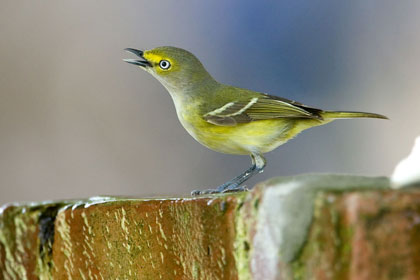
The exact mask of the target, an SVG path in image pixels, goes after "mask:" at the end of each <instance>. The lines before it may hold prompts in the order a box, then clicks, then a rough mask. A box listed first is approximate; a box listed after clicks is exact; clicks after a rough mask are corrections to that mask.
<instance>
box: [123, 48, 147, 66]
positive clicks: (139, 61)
mask: <svg viewBox="0 0 420 280" xmlns="http://www.w3.org/2000/svg"><path fill="white" fill-rule="evenodd" d="M124 50H125V51H127V52H129V53H133V54H135V55H137V56H138V57H140V58H141V59H131V58H128V59H123V60H124V61H125V62H127V63H130V64H134V65H138V66H141V67H146V66H152V64H150V62H149V61H147V60H146V59H145V58H144V57H143V51H141V50H136V49H132V48H126V49H124Z"/></svg>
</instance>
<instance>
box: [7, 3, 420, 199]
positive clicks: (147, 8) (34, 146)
mask: <svg viewBox="0 0 420 280" xmlns="http://www.w3.org/2000/svg"><path fill="white" fill-rule="evenodd" d="M419 13H420V2H419V1H392V0H377V1H365V0H356V1H334V0H326V1H319V0H314V1H301V0H288V1H258V4H257V2H255V1H239V0H237V1H221V0H220V1H182V0H181V1H134V0H133V1H100V2H98V1H80V0H77V1H76V0H74V1H67V2H62V1H52V0H50V1H29V0H26V1H14V0H2V1H1V3H0V35H1V40H0V204H4V203H6V202H11V201H28V200H45V199H61V198H80V197H89V196H94V195H123V196H127V195H129V196H146V195H147V196H149V195H180V194H188V193H189V192H190V191H191V190H192V189H197V188H198V189H205V188H209V187H215V186H217V185H219V184H221V183H223V182H225V181H227V180H228V179H230V178H231V177H233V176H236V175H237V174H238V173H240V172H241V171H243V170H244V169H246V168H248V166H249V165H250V159H249V157H247V156H233V155H224V154H219V153H216V152H213V151H210V150H208V149H207V148H204V147H203V146H201V145H200V144H199V143H197V142H195V140H194V139H193V138H192V137H190V136H189V135H188V134H187V132H186V131H185V130H184V129H183V128H182V127H181V125H180V123H179V121H178V120H177V118H176V113H175V108H174V106H173V104H172V100H171V98H170V97H169V94H168V93H167V92H166V91H165V89H164V88H163V87H162V86H161V85H160V84H159V83H158V82H157V81H156V80H155V79H154V78H153V77H151V76H150V75H148V74H147V73H145V72H143V71H141V70H140V69H138V68H136V67H134V66H133V65H129V64H127V63H124V62H123V61H122V59H123V58H132V57H133V56H132V55H130V54H128V53H125V52H124V51H123V49H124V48H126V47H133V48H139V49H149V48H153V47H156V46H161V45H172V46H178V47H182V48H185V49H188V50H190V51H191V52H193V53H194V54H196V56H197V57H198V58H199V59H200V60H201V61H202V62H203V64H204V65H205V66H206V68H207V69H208V71H209V72H210V73H211V74H212V75H213V76H214V77H215V78H216V79H218V80H219V81H221V82H224V83H228V84H233V85H236V86H240V87H245V88H250V89H253V90H258V91H262V92H266V93H270V94H273V95H279V96H283V97H286V98H289V99H294V100H297V101H300V102H303V103H305V104H307V105H311V106H315V107H320V108H324V109H335V110H358V111H369V112H376V113H381V114H385V115H387V116H388V117H390V119H391V120H390V121H383V120H341V121H336V122H334V123H331V124H328V125H326V126H322V127H317V128H313V129H310V130H307V131H305V132H304V133H302V134H300V135H299V136H298V137H297V138H296V139H294V140H293V141H290V142H289V143H287V144H285V145H284V146H281V147H280V148H279V149H277V150H275V151H274V152H271V153H269V154H267V160H268V166H267V168H266V169H265V172H264V173H263V174H260V175H258V176H256V177H254V178H253V179H252V180H251V181H249V183H248V186H252V185H254V184H255V183H256V182H258V181H262V180H265V179H267V178H269V177H273V176H278V175H293V174H298V173H305V172H339V173H353V174H364V175H372V176H377V175H390V174H391V172H392V170H393V168H394V166H395V165H396V164H397V162H398V161H399V160H400V159H402V158H403V157H405V156H406V155H407V154H408V153H409V151H410V150H411V147H412V145H413V143H414V138H415V137H416V136H417V135H419V134H420V121H419V115H418V113H419V106H420V82H419V76H420V34H419V30H420V17H419V16H418V15H419Z"/></svg>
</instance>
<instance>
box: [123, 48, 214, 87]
mask: <svg viewBox="0 0 420 280" xmlns="http://www.w3.org/2000/svg"><path fill="white" fill-rule="evenodd" d="M125 50H126V51H128V52H130V53H133V54H135V55H137V56H138V57H139V58H140V59H124V61H125V62H128V63H131V64H134V65H137V66H139V67H140V68H142V69H144V70H146V71H147V72H149V73H150V74H152V75H153V76H154V77H155V78H156V79H158V80H159V81H160V82H161V83H162V84H163V85H164V86H165V87H166V88H167V89H168V90H169V91H170V92H171V91H184V90H188V89H191V88H192V87H194V86H196V85H200V84H201V85H202V84H203V83H208V82H212V81H214V80H213V78H212V77H211V76H210V75H209V74H208V72H207V71H206V69H205V68H204V67H203V65H202V64H201V62H200V61H199V60H198V59H197V58H196V57H195V56H194V55H193V54H192V53H190V52H188V51H186V50H183V49H180V48H175V47H158V48H154V49H151V50H146V51H140V50H136V49H132V48H127V49H125Z"/></svg>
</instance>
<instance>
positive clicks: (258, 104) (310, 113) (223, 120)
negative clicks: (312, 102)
mask: <svg viewBox="0 0 420 280" xmlns="http://www.w3.org/2000/svg"><path fill="white" fill-rule="evenodd" d="M320 112H321V110H319V109H315V108H311V107H308V106H305V105H303V104H301V103H298V102H296V101H291V100H288V99H285V98H281V97H277V96H271V95H267V94H261V95H259V96H257V97H251V98H247V99H244V100H239V101H232V102H229V103H226V104H224V105H223V106H221V107H219V108H216V109H214V110H212V111H211V112H208V113H206V114H205V115H204V116H203V118H204V119H205V120H206V121H207V122H209V123H212V124H215V125H220V126H234V125H237V124H240V123H248V122H252V121H258V120H269V119H280V118H305V119H322V117H321V115H320V114H319V113H320Z"/></svg>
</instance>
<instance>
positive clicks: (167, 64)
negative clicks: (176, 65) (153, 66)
mask: <svg viewBox="0 0 420 280" xmlns="http://www.w3.org/2000/svg"><path fill="white" fill-rule="evenodd" d="M159 67H160V68H162V69H163V70H167V69H169V67H171V63H170V62H169V61H167V60H161V61H160V62H159Z"/></svg>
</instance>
